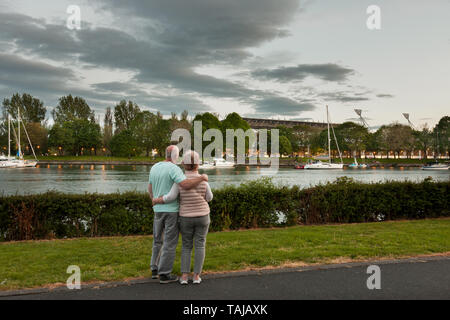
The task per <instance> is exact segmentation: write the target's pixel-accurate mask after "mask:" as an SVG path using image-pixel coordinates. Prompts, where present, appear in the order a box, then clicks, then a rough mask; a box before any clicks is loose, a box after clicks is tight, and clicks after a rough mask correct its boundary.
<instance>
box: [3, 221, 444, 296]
mask: <svg viewBox="0 0 450 320" xmlns="http://www.w3.org/2000/svg"><path fill="white" fill-rule="evenodd" d="M180 242H181V241H180ZM151 245H152V237H151V236H136V237H111V238H83V239H68V240H51V241H27V242H4V243H0V290H8V289H18V288H30V287H37V286H44V285H47V284H54V283H65V282H66V279H67V278H68V277H69V275H68V274H66V269H67V267H68V266H69V265H78V266H79V267H80V268H81V280H82V282H92V281H114V280H122V279H127V278H135V277H149V276H150V272H149V261H150V255H151ZM206 247H207V253H206V260H205V266H204V271H205V272H213V271H231V270H240V269H245V268H250V267H256V268H258V267H268V266H282V265H286V264H289V263H306V264H313V263H332V262H336V261H347V260H359V259H367V258H372V259H373V258H385V257H389V258H393V257H405V256H414V255H423V254H433V253H444V252H449V251H450V219H448V218H446V219H430V220H416V221H397V222H380V223H364V224H347V225H325V226H298V227H290V228H276V229H256V230H244V231H230V232H217V233H210V234H209V235H208V240H207V246H206ZM179 260H180V244H179V245H178V249H177V258H176V262H175V268H174V272H175V273H179V270H180V263H179Z"/></svg>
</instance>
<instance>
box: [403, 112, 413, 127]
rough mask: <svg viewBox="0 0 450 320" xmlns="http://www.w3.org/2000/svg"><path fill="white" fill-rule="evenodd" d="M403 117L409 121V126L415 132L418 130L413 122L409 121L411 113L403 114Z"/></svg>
mask: <svg viewBox="0 0 450 320" xmlns="http://www.w3.org/2000/svg"><path fill="white" fill-rule="evenodd" d="M403 116H404V117H405V119H406V120H407V121H408V124H409V126H410V127H411V128H412V129H413V130H416V127H414V125H413V123H412V122H411V120H410V119H409V113H403Z"/></svg>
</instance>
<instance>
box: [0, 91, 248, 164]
mask: <svg viewBox="0 0 450 320" xmlns="http://www.w3.org/2000/svg"><path fill="white" fill-rule="evenodd" d="M18 109H20V112H21V119H22V120H23V122H24V123H25V126H26V128H27V131H28V134H29V136H30V140H31V141H32V143H33V147H34V149H35V151H36V152H37V154H38V155H46V154H55V153H56V154H58V155H86V154H88V155H97V154H99V153H101V154H110V155H113V156H122V157H133V156H140V155H145V156H150V155H151V153H152V151H153V150H157V152H158V154H159V155H160V156H162V155H163V152H164V150H165V148H166V146H168V145H169V144H170V143H171V141H170V137H171V134H172V132H173V130H175V129H178V128H184V129H187V130H192V122H191V121H189V120H188V111H184V112H182V113H181V115H179V116H178V115H177V114H175V113H172V115H171V117H170V118H169V119H164V118H163V116H162V114H161V113H160V112H157V113H152V112H150V111H146V110H141V108H140V107H139V106H138V105H137V104H136V103H134V102H132V101H128V102H127V101H126V100H122V101H120V102H119V103H118V104H117V105H116V106H115V107H114V108H111V107H108V108H107V109H106V112H105V115H104V119H103V126H101V125H100V118H99V117H96V115H95V112H94V110H92V108H91V107H90V106H89V105H88V104H87V102H86V101H85V100H84V99H83V98H81V97H73V96H72V95H68V96H64V97H61V98H60V99H59V103H58V105H57V106H56V107H55V108H54V109H53V110H52V111H51V116H52V118H53V122H54V123H53V125H51V126H50V125H48V119H46V117H45V116H46V113H47V109H46V107H44V104H43V102H42V101H40V100H39V99H36V98H34V97H32V96H31V95H29V94H22V95H19V94H14V95H13V96H12V98H11V99H5V100H4V101H3V113H2V114H3V120H2V122H1V124H0V146H2V149H3V152H4V153H6V149H7V145H8V142H7V141H8V138H7V136H8V129H7V118H8V114H10V115H11V117H12V118H13V119H16V118H17V110H18ZM195 120H203V132H204V131H205V130H206V129H207V128H221V129H222V128H223V129H224V130H225V129H226V128H233V129H238V128H242V129H244V130H247V129H249V128H250V126H249V125H248V123H247V122H246V121H244V120H242V118H241V117H240V116H239V115H238V114H237V113H232V114H229V115H228V116H227V117H226V118H225V119H224V120H222V121H219V119H218V117H217V115H213V114H211V113H204V114H201V115H196V117H195V119H194V121H195ZM15 129H17V126H16V127H15ZM22 135H23V136H24V133H22ZM22 144H23V146H22V150H24V151H25V153H28V154H30V153H31V148H29V147H28V144H27V143H26V142H25V140H24V139H23V141H22ZM11 147H12V152H13V153H14V152H16V149H17V146H16V144H15V143H14V144H12V145H11Z"/></svg>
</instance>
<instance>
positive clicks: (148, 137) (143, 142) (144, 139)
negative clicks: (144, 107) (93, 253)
mask: <svg viewBox="0 0 450 320" xmlns="http://www.w3.org/2000/svg"><path fill="white" fill-rule="evenodd" d="M157 124H158V116H156V115H155V114H153V113H151V112H150V111H142V112H140V113H138V114H137V115H136V118H135V119H134V120H133V121H132V122H131V124H130V131H131V133H132V135H133V137H134V140H135V141H136V144H137V146H138V147H139V148H140V149H142V150H145V154H146V156H147V157H148V156H149V155H150V151H152V150H153V149H154V148H156V146H157V141H156V138H157V137H158V132H157V130H158V129H160V128H158V126H157Z"/></svg>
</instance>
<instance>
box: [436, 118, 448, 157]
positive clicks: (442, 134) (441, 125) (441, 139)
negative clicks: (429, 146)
mask: <svg viewBox="0 0 450 320" xmlns="http://www.w3.org/2000/svg"><path fill="white" fill-rule="evenodd" d="M433 136H434V137H436V140H437V144H438V145H437V147H439V148H436V149H438V150H436V151H437V153H440V154H445V153H448V152H449V150H450V117H449V116H445V117H442V118H441V119H440V120H439V122H438V124H437V125H436V126H435V127H434V129H433Z"/></svg>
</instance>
